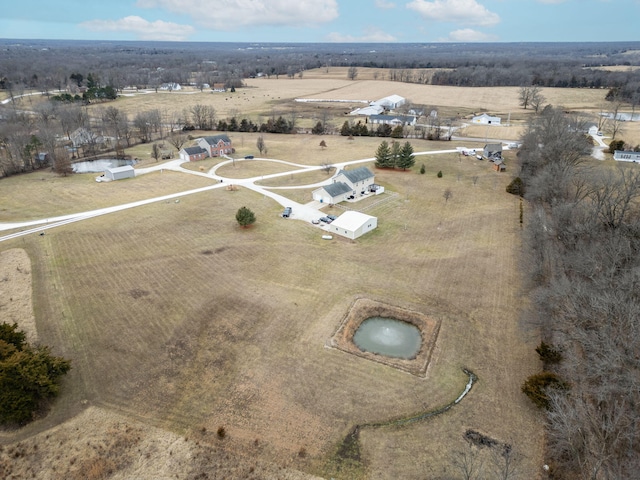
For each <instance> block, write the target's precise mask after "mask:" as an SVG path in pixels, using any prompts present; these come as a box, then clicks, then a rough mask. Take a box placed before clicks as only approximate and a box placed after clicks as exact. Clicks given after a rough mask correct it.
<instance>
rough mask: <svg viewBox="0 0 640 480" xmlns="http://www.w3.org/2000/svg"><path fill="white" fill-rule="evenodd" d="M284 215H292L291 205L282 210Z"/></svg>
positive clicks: (285, 216) (286, 216)
mask: <svg viewBox="0 0 640 480" xmlns="http://www.w3.org/2000/svg"><path fill="white" fill-rule="evenodd" d="M282 216H283V217H284V218H289V217H290V216H291V207H287V208H285V209H284V212H282Z"/></svg>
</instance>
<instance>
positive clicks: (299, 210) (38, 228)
mask: <svg viewBox="0 0 640 480" xmlns="http://www.w3.org/2000/svg"><path fill="white" fill-rule="evenodd" d="M458 151H459V150H458V149H451V150H437V151H429V152H417V153H415V154H414V155H415V156H421V155H436V154H442V153H457V152H458ZM225 158H228V160H226V161H224V162H221V163H219V164H218V165H216V166H215V167H213V168H212V169H211V170H209V172H207V173H204V172H197V171H193V170H188V169H186V168H183V167H182V163H184V161H182V160H169V161H167V162H165V163H161V164H158V165H154V166H152V167H145V168H139V169H137V170H136V176H138V175H144V174H147V173H150V172H156V171H158V170H161V171H162V170H171V171H176V172H180V173H185V174H189V175H198V176H202V177H207V178H210V179H212V180H216V182H217V183H215V184H214V185H211V186H208V187H202V188H196V189H193V190H186V191H183V192H179V193H173V194H170V195H163V196H161V197H154V198H149V199H147V200H139V201H137V202H131V203H125V204H123V205H117V206H113V207H106V208H100V209H97V210H90V211H87V212H79V213H73V214H69V215H62V216H59V217H51V218H43V219H40V220H30V221H25V222H12V223H0V231H6V230H14V229H17V228H26V230H22V231H20V232H15V233H11V234H8V235H4V236H1V237H0V242H3V241H6V240H10V239H12V238H17V237H21V236H24V235H30V234H34V233H41V232H44V231H45V230H48V229H50V228H55V227H59V226H62V225H67V224H69V223H74V222H79V221H81V220H86V219H89V218H93V217H97V216H100V215H106V214H109V213H115V212H119V211H121V210H125V209H128V208H134V207H139V206H142V205H148V204H150V203H155V202H161V201H166V200H171V199H174V198H179V197H184V196H186V195H191V194H194V193H200V192H206V191H208V190H215V189H218V188H226V187H227V186H229V185H235V186H242V187H245V188H249V189H251V190H253V191H255V192H258V193H260V194H262V195H264V196H265V197H269V198H272V199H273V200H275V201H276V202H278V203H279V204H280V205H282V206H283V207H291V208H292V209H293V214H292V216H291V218H292V219H294V220H303V221H305V222H311V220H313V219H317V218H318V217H320V216H323V215H324V214H323V213H322V212H321V211H320V210H319V208H318V207H321V206H324V205H320V204H317V203H316V202H312V201H310V202H309V203H308V204H304V205H303V204H301V203H297V202H293V201H291V200H290V199H288V198H287V197H285V196H283V195H280V194H278V193H276V192H275V191H274V190H278V189H279V188H283V189H291V188H317V187H320V186H323V185H328V184H330V183H332V181H333V178H334V177H335V175H334V176H332V177H331V178H328V179H327V180H324V181H322V182H318V183H314V184H305V185H298V186H288V187H263V186H259V185H256V184H255V182H257V181H260V180H265V179H269V178H277V177H282V176H285V175H296V174H299V173H305V172H311V171H316V170H321V169H322V168H324V167H322V166H309V165H300V164H297V163H293V162H287V161H284V160H276V159H270V158H255V159H252V160H244V159H236V160H234V159H232V158H229V157H225ZM256 160H261V161H269V162H275V163H280V164H285V165H290V166H291V167H292V169H291V170H288V171H286V172H281V173H273V174H270V175H260V176H257V177H251V178H243V179H239V178H231V177H223V176H220V175H218V174H216V171H217V170H218V169H219V168H220V167H222V166H224V165H228V164H229V163H232V162H252V161H256ZM374 160H375V158H363V159H360V160H351V161H348V162H341V163H336V164H334V165H333V167H335V168H336V172H339V171H340V170H341V169H343V168H344V167H346V166H349V165H357V164H360V163H368V162H372V161H374ZM336 174H337V173H336Z"/></svg>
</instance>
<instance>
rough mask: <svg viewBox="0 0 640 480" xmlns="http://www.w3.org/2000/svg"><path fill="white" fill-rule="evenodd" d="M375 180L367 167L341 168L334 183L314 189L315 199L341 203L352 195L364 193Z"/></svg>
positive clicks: (323, 201)
mask: <svg viewBox="0 0 640 480" xmlns="http://www.w3.org/2000/svg"><path fill="white" fill-rule="evenodd" d="M374 181H375V175H374V174H373V172H371V170H369V169H368V168H367V167H359V168H354V169H353V170H340V171H339V172H338V174H337V175H336V176H335V177H334V178H333V183H331V184H329V185H325V186H323V187H320V188H318V189H316V190H314V191H313V193H312V195H313V199H314V200H315V201H317V202H320V203H329V204H334V203H340V202H343V201H344V200H347V198H348V197H350V196H352V195H353V196H356V195H364V194H365V192H368V191H370V186H371V185H373V184H374Z"/></svg>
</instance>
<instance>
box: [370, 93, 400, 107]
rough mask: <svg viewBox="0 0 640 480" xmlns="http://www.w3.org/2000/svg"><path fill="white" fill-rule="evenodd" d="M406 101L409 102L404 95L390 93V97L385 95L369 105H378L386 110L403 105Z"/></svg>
mask: <svg viewBox="0 0 640 480" xmlns="http://www.w3.org/2000/svg"><path fill="white" fill-rule="evenodd" d="M405 103H407V100H406V99H405V98H404V97H401V96H400V95H389V96H388V97H384V98H381V99H380V100H376V101H375V102H371V103H370V104H369V105H370V106H374V105H378V106H381V107H383V108H384V109H385V110H394V109H396V108H398V107H401V106H402V105H404V104H405Z"/></svg>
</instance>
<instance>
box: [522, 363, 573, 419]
mask: <svg viewBox="0 0 640 480" xmlns="http://www.w3.org/2000/svg"><path fill="white" fill-rule="evenodd" d="M551 389H553V390H568V389H569V385H568V384H567V383H566V382H565V381H564V380H562V379H561V378H560V377H559V376H558V375H556V374H555V373H552V372H540V373H536V374H535V375H531V376H530V377H529V378H527V380H526V381H525V382H524V384H523V385H522V393H524V394H525V395H526V396H527V397H529V400H531V401H532V402H533V403H534V404H535V405H536V406H537V407H539V408H544V409H545V410H549V408H551V401H550V399H549V395H548V391H549V390H551Z"/></svg>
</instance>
